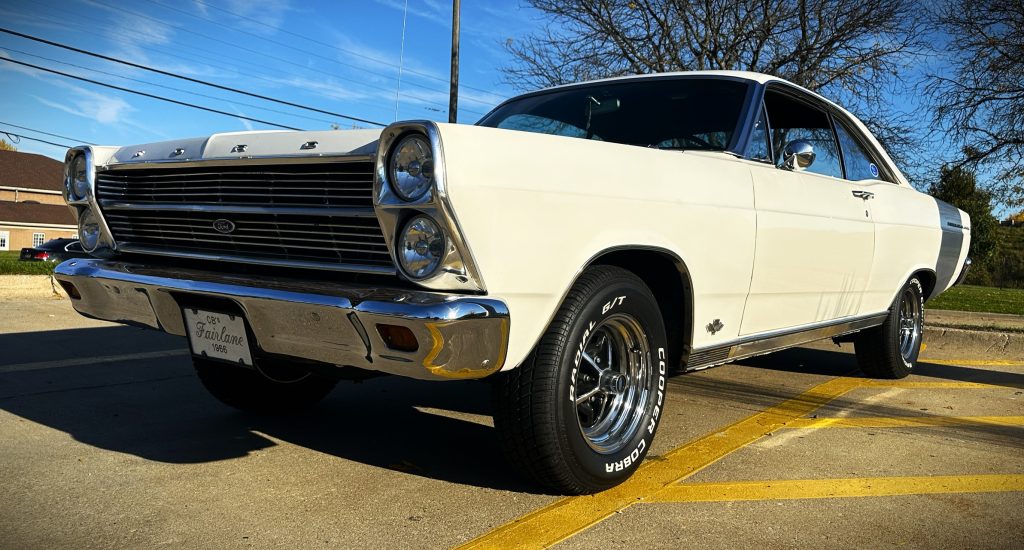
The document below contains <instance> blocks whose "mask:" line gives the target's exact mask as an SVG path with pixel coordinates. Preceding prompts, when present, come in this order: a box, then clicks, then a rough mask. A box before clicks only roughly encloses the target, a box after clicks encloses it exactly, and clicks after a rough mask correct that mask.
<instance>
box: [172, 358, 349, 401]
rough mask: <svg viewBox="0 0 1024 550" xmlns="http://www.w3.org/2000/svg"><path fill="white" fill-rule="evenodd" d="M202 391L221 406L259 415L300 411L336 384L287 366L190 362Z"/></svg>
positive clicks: (210, 361) (203, 360) (321, 397)
mask: <svg viewBox="0 0 1024 550" xmlns="http://www.w3.org/2000/svg"><path fill="white" fill-rule="evenodd" d="M192 366H194V367H195V369H196V374H197V375H199V381H200V382H202V383H203V387H205V388H206V390H207V391H209V392H210V394H211V395H213V396H214V397H216V398H217V400H218V401H220V402H221V403H224V404H225V405H229V406H232V407H234V408H236V409H240V410H243V411H250V412H262V413H284V412H292V411H297V410H300V409H304V408H306V407H309V406H310V405H313V404H315V403H317V402H318V401H320V400H321V399H323V398H324V397H326V396H327V394H328V393H330V392H331V390H332V389H334V386H336V385H337V384H338V382H337V380H332V379H330V378H324V377H322V376H320V375H318V374H316V373H311V372H308V371H305V370H303V369H301V368H298V367H292V366H288V365H277V364H274V365H271V364H263V365H259V366H258V367H257V368H256V369H252V368H247V367H240V366H235V365H231V364H228V363H223V362H220V361H212V360H209V359H201V358H198V357H193V358H192Z"/></svg>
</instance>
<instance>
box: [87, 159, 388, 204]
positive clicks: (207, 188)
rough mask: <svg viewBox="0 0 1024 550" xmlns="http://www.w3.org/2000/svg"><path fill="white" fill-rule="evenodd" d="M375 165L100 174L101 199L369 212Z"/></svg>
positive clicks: (151, 169) (143, 170)
mask: <svg viewBox="0 0 1024 550" xmlns="http://www.w3.org/2000/svg"><path fill="white" fill-rule="evenodd" d="M373 170H374V167H373V161H371V160H356V161H346V162H330V163H316V164H302V163H296V164H290V165H275V166H266V167H262V168H261V167H257V166H248V165H245V164H239V165H237V166H234V165H227V166H200V167H198V168H196V167H178V166H166V165H161V166H155V167H147V168H134V169H131V170H123V169H122V170H116V169H115V170H108V171H104V172H99V173H97V174H96V190H97V193H98V195H99V197H100V198H101V199H104V200H112V201H119V202H126V203H144V202H170V203H183V204H218V205H230V204H234V205H253V204H260V205H268V206H269V205H274V206H277V205H280V206H321V207H353V208H360V207H361V208H370V207H372V206H373Z"/></svg>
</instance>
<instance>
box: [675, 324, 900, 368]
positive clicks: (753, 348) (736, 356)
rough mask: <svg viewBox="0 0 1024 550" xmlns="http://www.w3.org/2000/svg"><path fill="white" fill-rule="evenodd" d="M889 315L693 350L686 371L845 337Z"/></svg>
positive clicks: (817, 326) (800, 328)
mask: <svg viewBox="0 0 1024 550" xmlns="http://www.w3.org/2000/svg"><path fill="white" fill-rule="evenodd" d="M888 315H889V312H888V311H883V312H881V313H874V314H871V315H864V316H858V317H847V318H844V319H838V320H834V321H823V322H820V323H814V324H810V325H805V326H803V327H797V328H789V329H783V330H776V331H771V332H765V333H761V334H755V335H752V336H749V337H744V338H740V339H737V340H733V341H731V342H727V343H725V344H722V345H719V346H713V347H709V348H703V349H698V350H694V351H693V352H692V353H691V354H690V357H689V358H688V360H687V362H686V367H685V368H684V370H686V371H694V370H700V369H706V368H708V367H714V366H717V365H722V364H725V363H731V362H733V361H738V360H740V359H746V358H748V357H754V356H757V355H764V354H766V353H771V352H773V351H779V350H782V349H786V348H791V347H794V346H799V345H800V344H806V343H808V342H813V341H815V340H821V339H823V338H831V337H834V336H842V335H844V334H850V333H851V332H857V331H859V330H864V329H866V328H871V327H877V326H878V325H881V324H882V323H884V322H885V318H886V317H887V316H888Z"/></svg>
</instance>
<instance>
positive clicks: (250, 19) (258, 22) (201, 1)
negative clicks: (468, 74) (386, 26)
mask: <svg viewBox="0 0 1024 550" xmlns="http://www.w3.org/2000/svg"><path fill="white" fill-rule="evenodd" d="M150 1H151V2H154V0H150ZM194 1H195V2H196V3H199V4H203V5H204V6H206V7H209V8H213V9H216V10H217V11H221V12H224V13H227V14H228V15H233V16H236V17H239V18H240V19H245V20H247V22H250V23H254V24H256V25H260V26H263V27H266V28H267V29H270V30H273V31H276V32H280V33H285V34H287V35H291V36H294V37H296V38H301V39H303V40H305V41H307V42H312V43H313V44H318V45H321V46H326V47H329V48H332V49H336V50H338V51H341V52H344V53H347V54H349V55H354V56H356V57H362V58H364V59H367V60H369V61H374V62H376V64H380V65H385V66H387V67H391V68H394V69H398V67H399V66H397V65H395V64H393V62H391V61H387V60H384V59H381V58H379V57H373V56H370V55H367V54H365V53H359V52H357V51H353V50H350V49H346V48H343V47H340V46H335V45H333V44H329V43H327V42H323V41H321V40H316V39H314V38H309V37H308V36H305V35H302V34H299V33H293V32H291V31H289V30H287V29H281V28H279V27H274V26H272V25H269V24H267V23H264V22H261V20H259V19H256V18H254V17H249V16H246V15H243V14H241V13H236V12H233V11H231V10H228V9H224V8H222V7H220V6H215V5H213V4H210V3H208V2H205V1H204V0H194ZM154 3H158V2H154ZM161 5H163V4H161ZM165 7H167V6H165ZM193 16H194V17H198V15H193ZM199 18H204V19H205V20H208V22H210V23H216V22H213V20H212V19H207V18H205V17H199ZM239 32H244V31H241V30H240V31H239ZM247 34H249V33H247ZM307 53H308V52H307ZM360 70H361V68H360ZM403 72H406V73H409V74H411V75H417V76H420V77H423V78H426V79H430V80H435V81H437V82H441V83H444V84H447V82H449V81H447V79H444V78H442V77H438V76H435V75H431V74H429V73H423V72H421V71H415V70H413V69H404V70H403ZM390 78H394V77H390ZM462 87H463V88H466V89H470V90H476V91H478V92H481V93H486V94H489V95H494V96H496V97H499V98H500V97H501V96H500V95H499V94H497V93H495V92H493V91H490V90H485V89H483V88H475V87H473V86H467V85H462ZM434 91H439V90H434ZM471 100H472V99H471ZM479 102H483V101H479Z"/></svg>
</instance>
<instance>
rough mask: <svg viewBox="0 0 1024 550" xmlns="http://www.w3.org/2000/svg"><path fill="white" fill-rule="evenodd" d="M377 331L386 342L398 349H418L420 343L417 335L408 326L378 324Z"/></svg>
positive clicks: (392, 347)
mask: <svg viewBox="0 0 1024 550" xmlns="http://www.w3.org/2000/svg"><path fill="white" fill-rule="evenodd" d="M377 332H378V333H380V337H381V338H383V339H384V343H385V344H387V346H388V347H389V348H391V349H393V350H396V351H416V350H417V349H419V347H420V344H419V342H417V341H416V336H415V335H414V334H413V333H412V331H411V330H409V329H408V328H407V327H401V326H398V325H377Z"/></svg>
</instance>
